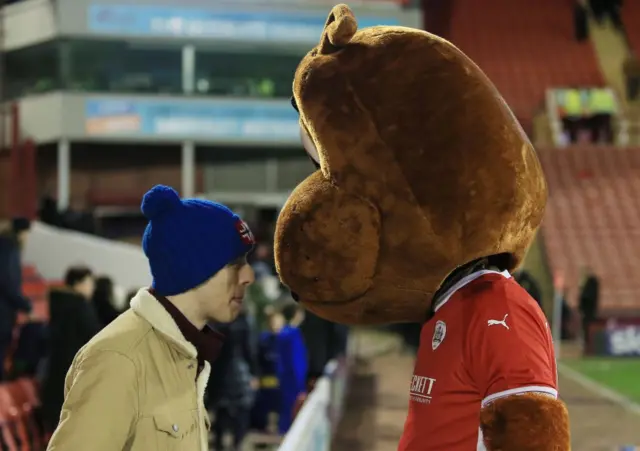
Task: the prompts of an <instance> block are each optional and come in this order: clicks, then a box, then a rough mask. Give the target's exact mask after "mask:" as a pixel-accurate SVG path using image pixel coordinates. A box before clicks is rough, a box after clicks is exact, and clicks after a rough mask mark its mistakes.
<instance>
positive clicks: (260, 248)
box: [251, 243, 274, 281]
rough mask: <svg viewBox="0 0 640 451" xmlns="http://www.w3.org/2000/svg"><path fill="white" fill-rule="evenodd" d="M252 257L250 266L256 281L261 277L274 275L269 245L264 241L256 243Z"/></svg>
mask: <svg viewBox="0 0 640 451" xmlns="http://www.w3.org/2000/svg"><path fill="white" fill-rule="evenodd" d="M252 257H253V258H252V260H253V262H252V263H251V267H252V268H253V271H254V272H255V274H256V280H257V281H259V280H260V279H262V278H263V277H268V276H273V275H274V272H273V255H271V246H269V245H266V244H264V243H261V244H258V245H257V246H256V250H255V252H254V253H253V256H252Z"/></svg>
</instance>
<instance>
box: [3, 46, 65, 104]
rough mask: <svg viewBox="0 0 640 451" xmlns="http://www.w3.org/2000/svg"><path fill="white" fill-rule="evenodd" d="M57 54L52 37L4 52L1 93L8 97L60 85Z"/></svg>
mask: <svg viewBox="0 0 640 451" xmlns="http://www.w3.org/2000/svg"><path fill="white" fill-rule="evenodd" d="M59 56H60V55H59V52H58V46H57V43H56V42H53V41H52V42H46V43H43V44H38V45H33V46H29V47H25V48H22V49H18V50H13V51H10V52H7V53H6V54H5V55H4V65H5V92H4V94H3V95H4V96H5V97H6V98H10V99H11V98H16V97H22V96H26V95H30V94H40V93H43V92H48V91H53V90H56V89H59V88H60V76H59V74H60V71H59V69H60V58H59Z"/></svg>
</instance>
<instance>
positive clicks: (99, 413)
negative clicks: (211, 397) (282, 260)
mask: <svg viewBox="0 0 640 451" xmlns="http://www.w3.org/2000/svg"><path fill="white" fill-rule="evenodd" d="M142 212H143V213H144V215H145V216H146V217H147V218H148V219H149V224H148V225H147V229H146V230H145V234H144V237H143V239H142V247H143V249H144V252H145V254H146V256H147V258H148V260H149V266H150V268H151V274H152V275H153V283H152V286H151V288H148V289H147V288H145V289H141V290H140V291H139V292H138V294H137V295H136V296H135V297H134V298H133V300H132V301H131V309H129V310H128V311H126V312H125V313H123V314H122V315H120V316H119V317H118V318H117V319H116V320H114V321H113V322H112V323H111V324H109V325H108V326H107V327H105V328H104V329H103V330H102V331H101V332H100V333H99V334H98V335H96V336H95V337H94V338H93V339H92V340H91V341H90V342H89V343H88V344H87V345H86V346H85V347H84V348H83V349H81V350H80V352H78V354H77V355H76V357H75V359H74V362H73V365H72V366H71V369H70V370H69V374H68V375H67V379H66V383H65V402H64V405H63V407H62V414H61V417H60V423H59V425H58V428H57V430H56V431H55V433H54V434H53V437H52V438H51V441H50V443H49V448H48V449H49V451H67V450H68V451H77V450H82V449H90V450H91V451H120V450H127V451H146V450H150V449H154V450H165V449H171V450H173V451H206V450H208V448H209V446H208V430H207V429H208V428H209V418H208V415H207V412H206V409H205V408H204V399H203V398H204V392H205V389H206V386H207V382H208V380H209V374H210V371H211V363H210V362H211V361H213V360H214V359H215V358H216V356H217V353H218V352H219V350H220V347H221V345H222V341H221V340H222V337H221V336H219V335H218V334H216V333H214V332H213V331H212V330H211V329H209V328H208V327H206V324H207V323H209V322H231V321H232V320H233V319H235V318H236V316H237V315H238V314H239V313H240V311H241V308H242V302H243V301H242V299H243V297H244V293H245V289H246V288H247V286H248V285H249V284H251V283H252V282H253V278H254V276H253V271H252V270H251V267H250V266H249V265H248V264H247V263H246V255H247V253H248V252H249V251H250V250H251V249H252V247H253V245H254V239H253V235H252V233H251V231H250V230H249V229H248V227H247V226H246V224H245V223H244V222H243V221H242V220H241V219H240V218H239V217H238V216H237V215H235V214H234V213H233V212H232V211H231V210H229V209H228V208H226V207H225V206H223V205H220V204H216V203H214V202H209V201H204V200H199V199H185V200H180V198H179V196H178V194H177V193H176V192H175V191H174V190H173V189H171V188H169V187H166V186H156V187H154V188H153V189H152V190H151V191H149V192H148V193H147V194H146V195H145V196H144V199H143V201H142Z"/></svg>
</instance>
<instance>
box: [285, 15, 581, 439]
mask: <svg viewBox="0 0 640 451" xmlns="http://www.w3.org/2000/svg"><path fill="white" fill-rule="evenodd" d="M293 91H294V99H295V102H296V104H297V105H298V108H299V110H300V125H301V130H302V133H303V134H306V135H308V137H309V138H310V141H311V142H312V143H313V145H314V146H315V148H316V150H317V153H318V157H319V163H320V167H321V169H320V170H319V171H317V172H315V173H314V174H312V175H311V176H309V177H308V178H307V179H306V180H305V181H304V182H302V183H301V184H300V185H299V186H298V187H297V188H296V189H295V190H294V192H293V193H292V194H291V197H290V198H289V200H288V201H287V203H286V205H285V206H284V207H283V209H282V212H281V214H280V217H279V219H278V224H277V227H276V236H275V256H276V264H277V267H278V272H279V274H280V278H281V279H282V281H283V282H284V283H285V284H286V285H288V286H289V287H290V288H291V290H292V291H293V292H295V293H296V294H297V295H298V298H299V300H300V302H301V303H302V304H303V305H305V306H306V307H307V308H308V309H310V310H312V311H313V312H315V313H317V314H318V315H320V316H323V317H325V318H327V319H329V320H333V321H336V322H341V323H351V324H374V323H392V322H404V321H411V322H419V321H422V320H424V319H425V318H426V315H427V312H428V310H429V307H430V305H431V302H432V298H433V295H434V293H435V292H436V290H437V289H438V288H439V287H440V285H441V284H442V282H443V281H444V280H445V279H446V278H447V276H448V275H449V274H451V273H452V271H454V270H455V269H456V268H458V267H460V266H462V265H464V264H465V263H468V262H470V261H473V260H475V259H477V258H480V257H486V256H495V255H501V256H504V257H505V261H506V262H507V263H506V266H507V269H513V268H515V267H516V266H517V265H518V264H519V263H520V261H521V260H522V258H523V256H524V253H525V251H526V249H527V247H528V246H529V244H530V242H531V240H532V239H533V237H534V234H535V231H536V229H537V228H538V226H539V224H540V221H541V220H542V215H543V212H544V207H545V203H546V199H547V187H546V183H545V180H544V177H543V174H542V170H541V168H540V163H539V161H538V158H537V157H536V154H535V151H534V149H533V147H532V146H531V143H530V142H529V140H528V139H527V137H526V136H525V134H524V133H523V131H522V129H521V128H520V126H519V124H518V123H517V121H516V120H515V118H514V116H513V115H512V113H511V111H510V110H509V108H508V107H507V106H506V104H505V103H504V101H503V100H502V98H501V97H500V95H499V94H498V92H497V91H496V89H495V87H494V86H493V85H492V84H491V82H490V81H489V80H488V79H487V77H486V76H485V75H484V74H483V73H482V71H481V70H480V69H479V68H478V67H477V66H476V65H475V64H474V63H473V62H472V61H471V60H470V59H469V58H467V57H466V56H465V55H464V54H463V53H462V52H461V51H460V50H458V49H457V48H456V47H454V46H453V45H452V44H450V43H449V42H447V41H445V40H443V39H441V38H439V37H437V36H434V35H432V34H429V33H427V32H424V31H419V30H414V29H409V28H402V27H372V28H367V29H363V30H359V31H357V26H356V21H355V18H354V17H353V15H352V13H351V11H350V10H349V8H348V7H347V6H345V5H339V6H336V7H335V8H334V9H333V11H332V12H331V14H330V16H329V19H328V20H327V25H326V27H325V31H324V33H323V35H322V37H321V38H320V44H319V45H318V46H317V47H316V48H314V49H313V50H312V51H311V52H309V53H308V54H307V56H306V57H305V58H304V59H303V60H302V62H301V63H300V66H299V67H298V70H297V72H296V75H295V80H294V86H293ZM307 150H308V151H309V149H307ZM313 153H314V152H312V151H310V154H311V155H312V154H313ZM312 156H313V155H312ZM482 428H483V430H484V433H485V436H486V443H487V446H488V449H489V450H491V451H516V450H517V451H533V450H535V451H552V450H555V451H566V450H568V449H569V433H568V430H569V429H568V420H567V413H566V410H565V408H564V406H563V404H562V403H561V402H559V401H555V400H553V399H551V398H548V397H545V396H542V395H522V396H512V397H508V398H505V399H500V400H497V401H495V402H494V403H493V404H491V405H490V406H488V407H486V408H485V409H484V410H483V411H482Z"/></svg>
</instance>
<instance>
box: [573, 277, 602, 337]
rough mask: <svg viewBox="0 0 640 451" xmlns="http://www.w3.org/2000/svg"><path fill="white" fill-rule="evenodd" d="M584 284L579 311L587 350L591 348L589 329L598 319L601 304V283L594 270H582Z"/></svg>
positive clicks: (582, 283)
mask: <svg viewBox="0 0 640 451" xmlns="http://www.w3.org/2000/svg"><path fill="white" fill-rule="evenodd" d="M581 272H582V275H581V276H582V277H581V279H582V282H581V284H580V297H579V300H578V302H579V309H580V315H581V317H582V333H583V337H584V344H585V348H588V347H589V344H590V343H589V341H590V338H591V337H590V336H589V335H590V334H589V328H590V326H591V323H593V322H594V321H595V320H596V319H597V318H598V307H599V304H600V281H599V280H598V277H597V276H596V275H595V274H594V272H593V270H592V269H591V268H589V267H587V266H585V267H584V268H583V269H582V271H581Z"/></svg>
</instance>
